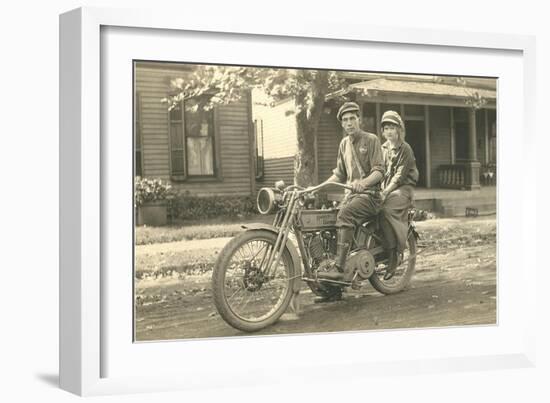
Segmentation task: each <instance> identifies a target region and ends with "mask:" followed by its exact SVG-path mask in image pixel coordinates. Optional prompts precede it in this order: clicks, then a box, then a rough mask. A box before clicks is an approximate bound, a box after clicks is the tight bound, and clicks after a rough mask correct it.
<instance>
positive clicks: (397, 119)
mask: <svg viewBox="0 0 550 403" xmlns="http://www.w3.org/2000/svg"><path fill="white" fill-rule="evenodd" d="M384 123H393V124H394V125H397V126H400V127H403V120H402V119H401V116H399V113H397V112H395V111H386V112H384V114H383V115H382V121H381V122H380V124H382V125H383V124H384Z"/></svg>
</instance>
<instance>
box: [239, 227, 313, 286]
mask: <svg viewBox="0 0 550 403" xmlns="http://www.w3.org/2000/svg"><path fill="white" fill-rule="evenodd" d="M241 228H243V229H245V230H247V231H258V230H267V231H270V232H273V233H274V234H279V229H278V228H277V227H274V226H273V225H271V224H264V223H252V224H246V225H241ZM286 248H287V249H288V251H289V253H290V256H291V257H292V263H293V265H294V274H293V275H292V277H294V280H293V281H294V283H293V287H292V289H293V291H294V292H298V291H299V290H300V286H301V285H300V279H301V277H302V261H301V260H300V255H299V254H298V249H296V246H294V244H293V243H292V241H291V240H290V239H287V240H286Z"/></svg>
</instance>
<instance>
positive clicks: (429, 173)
mask: <svg viewBox="0 0 550 403" xmlns="http://www.w3.org/2000/svg"><path fill="white" fill-rule="evenodd" d="M424 130H425V132H424V141H425V143H424V146H425V147H426V148H425V153H426V187H427V188H428V189H429V188H431V187H432V155H431V148H430V107H429V106H428V105H424Z"/></svg>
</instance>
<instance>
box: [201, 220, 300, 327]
mask: <svg viewBox="0 0 550 403" xmlns="http://www.w3.org/2000/svg"><path fill="white" fill-rule="evenodd" d="M276 240H277V234H275V233H273V232H271V231H267V230H253V231H246V232H243V233H242V234H240V235H237V236H236V237H235V238H233V239H232V240H231V241H229V243H228V244H227V245H226V246H225V247H224V248H223V249H222V251H221V252H220V255H219V257H218V259H217V261H216V264H215V266H214V271H213V275H212V290H213V294H214V305H215V306H216V309H217V310H218V312H219V314H220V316H221V317H222V318H223V319H224V320H225V321H226V322H227V323H228V324H229V325H231V326H232V327H234V328H235V329H239V330H242V331H245V332H256V331H258V330H261V329H264V328H266V327H268V326H270V325H272V324H273V323H275V322H276V321H277V320H278V319H279V318H280V317H281V315H282V314H283V313H284V312H285V311H286V309H287V308H288V305H289V303H290V300H291V297H292V285H293V281H295V280H294V279H293V277H294V272H295V268H294V265H293V261H292V257H291V255H290V252H289V251H288V249H285V250H284V252H283V254H282V256H281V259H280V261H279V264H278V265H277V267H276V268H274V269H273V273H272V276H270V277H271V278H270V279H267V278H264V277H263V274H262V273H263V271H264V269H265V265H266V264H267V259H263V260H262V258H264V257H266V252H267V251H269V250H271V249H272V247H273V246H274V245H275V242H276ZM267 254H268V253H267Z"/></svg>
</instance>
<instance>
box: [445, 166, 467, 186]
mask: <svg viewBox="0 0 550 403" xmlns="http://www.w3.org/2000/svg"><path fill="white" fill-rule="evenodd" d="M465 185H466V166H464V165H462V164H452V165H440V166H439V186H441V187H444V188H452V189H460V188H463V187H465Z"/></svg>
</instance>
